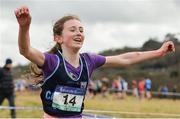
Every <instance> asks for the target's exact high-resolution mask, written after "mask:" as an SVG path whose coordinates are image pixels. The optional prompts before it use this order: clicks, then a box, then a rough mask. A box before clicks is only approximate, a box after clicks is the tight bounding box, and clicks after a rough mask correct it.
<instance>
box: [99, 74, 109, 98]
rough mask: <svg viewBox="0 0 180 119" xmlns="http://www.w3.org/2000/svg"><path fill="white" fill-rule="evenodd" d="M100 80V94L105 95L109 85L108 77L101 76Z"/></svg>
mask: <svg viewBox="0 0 180 119" xmlns="http://www.w3.org/2000/svg"><path fill="white" fill-rule="evenodd" d="M101 82H102V90H101V91H102V96H103V97H107V95H108V86H109V79H108V78H107V77H102V78H101Z"/></svg>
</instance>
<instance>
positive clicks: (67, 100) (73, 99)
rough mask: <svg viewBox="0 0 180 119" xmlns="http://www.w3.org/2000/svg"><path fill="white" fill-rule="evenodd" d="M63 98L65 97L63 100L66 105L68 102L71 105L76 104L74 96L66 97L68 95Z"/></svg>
mask: <svg viewBox="0 0 180 119" xmlns="http://www.w3.org/2000/svg"><path fill="white" fill-rule="evenodd" d="M63 98H65V100H64V104H65V105H67V104H68V103H71V104H72V106H74V105H75V104H76V96H74V97H73V98H71V99H68V95H65V96H63Z"/></svg>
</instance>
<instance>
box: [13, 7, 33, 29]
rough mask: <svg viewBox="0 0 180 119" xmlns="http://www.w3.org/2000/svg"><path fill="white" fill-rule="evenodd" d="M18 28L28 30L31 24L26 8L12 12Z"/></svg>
mask: <svg viewBox="0 0 180 119" xmlns="http://www.w3.org/2000/svg"><path fill="white" fill-rule="evenodd" d="M14 13H15V16H16V18H17V21H18V23H19V26H20V27H22V28H29V25H30V24H31V15H30V13H29V9H28V8H27V7H26V6H23V7H20V8H18V9H17V10H15V11H14Z"/></svg>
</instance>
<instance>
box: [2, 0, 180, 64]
mask: <svg viewBox="0 0 180 119" xmlns="http://www.w3.org/2000/svg"><path fill="white" fill-rule="evenodd" d="M22 5H26V6H28V7H29V9H30V13H31V16H32V22H31V29H30V37H31V45H32V46H33V47H35V48H37V49H39V50H41V51H42V52H45V51H47V50H48V49H49V48H51V47H52V46H53V45H54V42H53V36H52V34H53V33H52V26H53V23H54V22H55V21H56V20H58V19H59V18H61V17H62V16H64V15H67V14H75V15H78V16H79V17H80V19H81V20H82V23H83V25H84V28H85V35H86V39H85V43H84V46H83V48H82V50H81V52H94V53H98V52H100V51H102V50H107V49H110V48H123V47H124V46H130V47H141V46H142V44H143V43H144V42H145V41H147V40H148V39H149V38H150V37H157V38H158V39H159V41H163V40H164V36H165V35H166V34H167V33H179V32H180V0H0V66H2V65H3V64H4V61H5V59H6V58H7V57H10V58H12V59H13V61H14V64H15V65H17V64H21V65H24V64H27V63H28V60H27V59H25V58H24V57H23V56H21V55H20V54H19V51H18V43H17V41H18V39H17V38H18V24H17V21H16V18H15V16H14V10H15V9H17V8H18V7H20V6H22ZM177 37H178V38H179V36H177Z"/></svg>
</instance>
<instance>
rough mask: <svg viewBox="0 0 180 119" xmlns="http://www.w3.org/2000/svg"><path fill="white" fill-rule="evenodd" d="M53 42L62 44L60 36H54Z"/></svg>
mask: <svg viewBox="0 0 180 119" xmlns="http://www.w3.org/2000/svg"><path fill="white" fill-rule="evenodd" d="M54 41H55V42H57V43H62V42H63V41H62V36H60V35H55V36H54Z"/></svg>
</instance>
